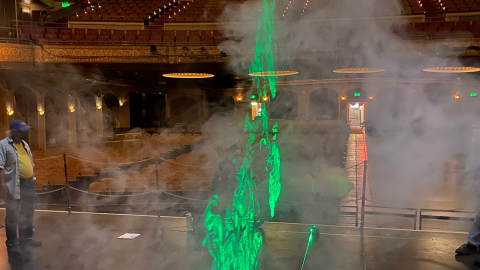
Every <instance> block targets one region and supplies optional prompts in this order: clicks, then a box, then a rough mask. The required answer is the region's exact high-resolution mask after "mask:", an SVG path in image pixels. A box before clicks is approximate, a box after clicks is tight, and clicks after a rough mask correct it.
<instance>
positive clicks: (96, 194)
mask: <svg viewBox="0 0 480 270" xmlns="http://www.w3.org/2000/svg"><path fill="white" fill-rule="evenodd" d="M70 188H71V189H73V190H76V191H78V192H82V193H85V194H90V195H95V196H101V197H135V196H142V195H147V194H151V193H155V191H148V192H144V193H135V194H124V195H116V194H109V195H107V194H99V193H91V192H89V191H85V190H81V189H78V188H74V187H70Z"/></svg>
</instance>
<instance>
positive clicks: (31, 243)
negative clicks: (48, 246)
mask: <svg viewBox="0 0 480 270" xmlns="http://www.w3.org/2000/svg"><path fill="white" fill-rule="evenodd" d="M20 245H22V246H25V247H34V248H36V247H41V246H43V242H42V241H35V240H33V239H29V240H24V241H22V242H20Z"/></svg>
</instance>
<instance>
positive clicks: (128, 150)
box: [33, 134, 203, 190]
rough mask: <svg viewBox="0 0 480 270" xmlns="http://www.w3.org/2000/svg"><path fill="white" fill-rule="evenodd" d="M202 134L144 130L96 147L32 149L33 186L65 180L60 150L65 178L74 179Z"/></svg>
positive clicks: (137, 159) (171, 147)
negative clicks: (142, 133)
mask: <svg viewBox="0 0 480 270" xmlns="http://www.w3.org/2000/svg"><path fill="white" fill-rule="evenodd" d="M202 138H203V136H202V135H200V134H169V135H166V134H154V135H150V134H146V135H141V136H137V137H136V139H133V140H128V141H127V140H125V141H117V142H115V143H106V144H105V145H102V146H96V147H93V146H91V147H81V148H77V149H48V150H45V151H35V152H34V153H33V155H34V162H35V165H36V166H35V175H36V177H37V182H38V184H37V189H38V190H42V189H43V187H44V186H58V185H64V184H65V169H64V162H63V157H62V156H61V155H62V154H63V153H66V154H67V177H68V180H69V181H77V180H78V177H87V176H94V175H96V174H99V173H101V172H105V171H115V170H118V168H119V167H120V166H123V165H127V164H131V163H135V162H140V161H142V160H145V159H148V158H152V157H154V156H155V155H159V154H164V153H167V152H170V151H172V150H174V149H178V148H180V147H181V146H182V145H189V144H192V143H194V142H196V141H198V140H201V139H202Z"/></svg>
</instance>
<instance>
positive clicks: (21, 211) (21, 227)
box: [5, 178, 35, 245]
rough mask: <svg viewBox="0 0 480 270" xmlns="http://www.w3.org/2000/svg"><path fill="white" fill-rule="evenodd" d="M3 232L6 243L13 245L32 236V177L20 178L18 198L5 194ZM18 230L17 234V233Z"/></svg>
mask: <svg viewBox="0 0 480 270" xmlns="http://www.w3.org/2000/svg"><path fill="white" fill-rule="evenodd" d="M5 202H6V210H7V214H6V216H5V234H6V236H7V241H6V244H7V245H15V244H16V243H17V242H18V240H20V241H25V240H29V239H32V238H33V213H34V211H35V181H33V179H32V178H29V179H21V180H20V199H19V200H16V199H14V198H13V197H12V195H10V194H7V199H6V201H5ZM17 230H18V235H17Z"/></svg>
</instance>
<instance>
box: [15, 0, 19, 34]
mask: <svg viewBox="0 0 480 270" xmlns="http://www.w3.org/2000/svg"><path fill="white" fill-rule="evenodd" d="M15 28H16V30H17V43H20V30H19V29H18V4H17V0H15Z"/></svg>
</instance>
